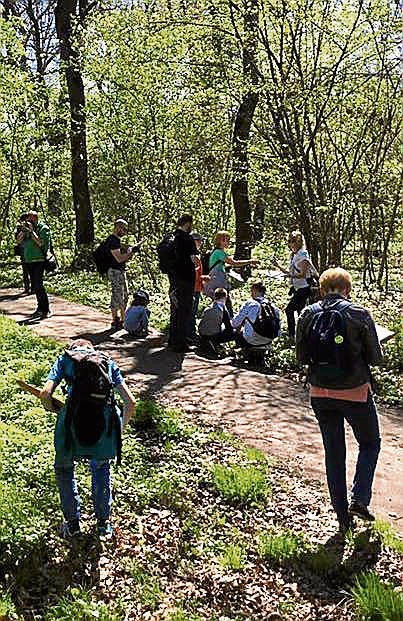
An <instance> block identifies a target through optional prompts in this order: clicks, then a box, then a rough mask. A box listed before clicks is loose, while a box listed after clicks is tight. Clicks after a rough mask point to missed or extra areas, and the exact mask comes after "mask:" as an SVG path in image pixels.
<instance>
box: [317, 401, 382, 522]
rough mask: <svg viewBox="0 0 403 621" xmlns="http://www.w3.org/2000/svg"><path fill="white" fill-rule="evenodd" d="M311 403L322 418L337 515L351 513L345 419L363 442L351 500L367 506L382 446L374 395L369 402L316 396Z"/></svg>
mask: <svg viewBox="0 0 403 621" xmlns="http://www.w3.org/2000/svg"><path fill="white" fill-rule="evenodd" d="M311 405H312V408H313V411H314V412H315V416H316V418H317V419H318V422H319V427H320V430H321V433H322V438H323V445H324V448H325V459H326V475H327V484H328V487H329V493H330V498H331V501H332V505H333V508H334V510H335V512H336V514H337V517H338V519H339V520H341V521H345V520H346V519H347V517H348V501H347V482H346V439H345V434H344V419H345V420H346V421H347V422H348V424H349V425H350V427H351V428H352V430H353V433H354V436H355V439H356V440H357V442H358V445H359V453H358V459H357V464H356V470H355V476H354V481H353V487H352V490H351V500H356V501H358V502H360V503H362V504H363V505H365V506H368V505H369V504H370V502H371V495H372V482H373V480H374V474H375V468H376V464H377V461H378V455H379V451H380V448H381V438H380V435H379V422H378V414H377V411H376V407H375V403H374V400H373V398H372V395H371V394H370V393H368V399H367V402H366V403H357V402H355V401H343V400H340V399H328V398H320V397H312V399H311Z"/></svg>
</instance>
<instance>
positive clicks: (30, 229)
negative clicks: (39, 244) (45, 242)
mask: <svg viewBox="0 0 403 621" xmlns="http://www.w3.org/2000/svg"><path fill="white" fill-rule="evenodd" d="M26 228H27V231H29V232H30V233H32V231H33V230H34V225H33V224H32V222H26Z"/></svg>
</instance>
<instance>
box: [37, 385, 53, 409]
mask: <svg viewBox="0 0 403 621" xmlns="http://www.w3.org/2000/svg"><path fill="white" fill-rule="evenodd" d="M39 398H40V400H41V403H42V405H43V407H44V408H45V410H47V411H48V412H54V409H53V403H52V395H51V394H50V392H48V391H47V390H42V392H41V394H40V395H39Z"/></svg>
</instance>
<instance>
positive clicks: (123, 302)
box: [103, 218, 140, 330]
mask: <svg viewBox="0 0 403 621" xmlns="http://www.w3.org/2000/svg"><path fill="white" fill-rule="evenodd" d="M128 228H129V225H128V223H127V222H126V220H123V219H122V218H118V219H117V220H115V223H114V227H113V231H112V234H111V235H109V237H107V238H106V240H105V242H104V243H103V245H104V248H105V250H106V252H109V253H110V257H109V268H108V271H107V277H108V280H109V282H110V283H111V288H112V295H111V312H112V323H111V327H112V328H114V329H115V330H120V328H123V324H124V320H125V313H126V306H127V301H128V298H129V289H128V285H127V279H126V263H127V261H128V260H129V259H131V258H132V256H133V254H134V253H135V252H138V251H139V249H140V247H139V244H137V245H136V246H127V247H126V248H124V247H122V242H121V239H122V237H123V236H124V235H127V231H128Z"/></svg>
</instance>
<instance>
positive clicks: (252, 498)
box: [212, 464, 269, 504]
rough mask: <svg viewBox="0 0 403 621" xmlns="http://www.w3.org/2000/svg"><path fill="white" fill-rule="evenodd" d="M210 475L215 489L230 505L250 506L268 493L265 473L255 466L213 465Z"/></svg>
mask: <svg viewBox="0 0 403 621" xmlns="http://www.w3.org/2000/svg"><path fill="white" fill-rule="evenodd" d="M212 475H213V484H214V487H215V489H216V490H217V491H218V492H219V493H220V494H221V496H222V497H223V498H224V499H225V500H226V501H227V502H229V503H231V504H250V503H252V502H256V501H259V500H262V499H264V498H266V496H267V495H268V493H269V488H268V483H267V480H266V474H265V472H264V471H262V470H261V469H260V468H257V467H255V466H240V465H231V466H223V465H221V464H215V465H214V466H213V469H212Z"/></svg>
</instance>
